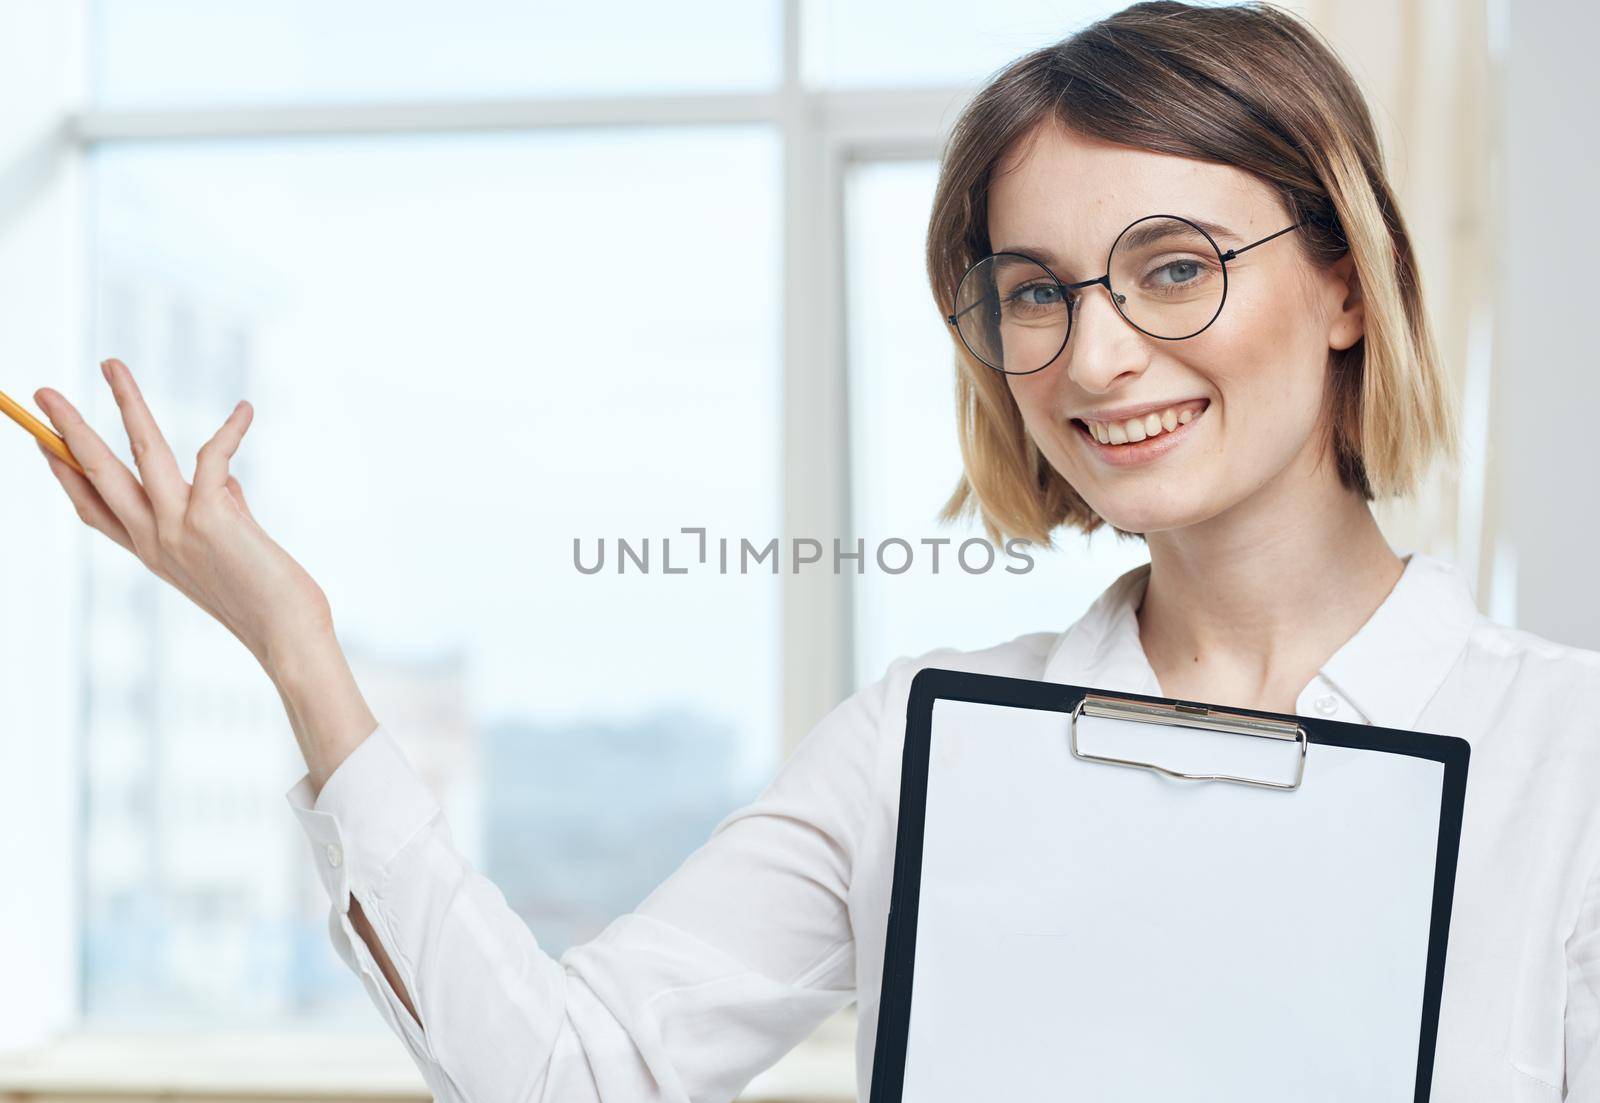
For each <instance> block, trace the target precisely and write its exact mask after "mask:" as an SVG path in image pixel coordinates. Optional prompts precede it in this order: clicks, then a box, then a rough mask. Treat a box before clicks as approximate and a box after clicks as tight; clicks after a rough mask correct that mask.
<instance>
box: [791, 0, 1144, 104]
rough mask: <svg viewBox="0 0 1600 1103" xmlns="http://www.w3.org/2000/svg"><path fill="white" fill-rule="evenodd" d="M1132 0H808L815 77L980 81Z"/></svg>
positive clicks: (853, 83)
mask: <svg viewBox="0 0 1600 1103" xmlns="http://www.w3.org/2000/svg"><path fill="white" fill-rule="evenodd" d="M1126 6H1127V5H1126V4H1125V3H1122V2H1116V0H1066V2H1065V3H1062V2H1056V0H997V2H993V3H987V4H971V3H960V2H957V0H933V2H931V3H921V4H918V5H916V7H914V8H907V7H905V6H903V5H899V4H852V3H849V2H848V0H806V2H805V7H804V9H803V11H804V20H803V24H802V34H803V36H804V38H803V41H804V49H803V52H802V55H801V56H802V58H803V62H802V65H803V68H804V77H805V81H806V83H807V84H811V85H823V86H828V87H840V86H843V87H869V86H883V85H897V84H976V83H979V82H981V81H982V80H983V79H984V78H985V77H987V76H988V75H989V74H991V73H993V72H994V71H995V70H997V69H999V68H1001V67H1003V66H1004V65H1006V64H1008V63H1009V62H1011V61H1012V60H1014V59H1015V58H1016V57H1018V56H1019V55H1021V54H1024V53H1027V52H1028V51H1029V50H1033V49H1037V48H1038V47H1040V46H1045V45H1048V44H1049V43H1051V42H1055V41H1057V40H1058V39H1061V38H1064V37H1066V36H1067V35H1069V34H1071V33H1072V32H1073V31H1075V30H1077V29H1078V28H1080V27H1082V26H1084V25H1085V24H1087V23H1090V22H1092V21H1094V20H1095V19H1098V18H1100V17H1101V16H1103V15H1109V14H1110V13H1111V12H1114V11H1119V10H1121V9H1122V8H1124V7H1126Z"/></svg>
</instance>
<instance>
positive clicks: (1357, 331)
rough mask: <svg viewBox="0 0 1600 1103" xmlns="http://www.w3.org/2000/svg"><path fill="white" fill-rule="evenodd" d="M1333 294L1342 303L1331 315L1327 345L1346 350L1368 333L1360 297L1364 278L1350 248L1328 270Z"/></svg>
mask: <svg viewBox="0 0 1600 1103" xmlns="http://www.w3.org/2000/svg"><path fill="white" fill-rule="evenodd" d="M1328 280H1329V285H1330V287H1331V291H1330V294H1332V295H1334V296H1335V301H1336V302H1337V303H1338V304H1339V305H1338V306H1336V307H1335V308H1334V310H1333V313H1332V314H1331V315H1330V316H1329V318H1328V347H1329V348H1331V349H1347V348H1349V347H1350V346H1351V345H1353V344H1355V343H1356V342H1357V341H1359V340H1361V338H1362V335H1363V334H1365V333H1366V328H1367V327H1366V310H1365V306H1364V304H1363V302H1362V299H1361V280H1360V279H1359V278H1358V277H1357V276H1356V261H1355V257H1354V255H1353V254H1351V252H1350V250H1348V249H1346V250H1345V251H1344V255H1343V256H1341V257H1340V258H1339V259H1338V260H1336V261H1334V262H1333V264H1332V265H1331V266H1330V267H1329V269H1328Z"/></svg>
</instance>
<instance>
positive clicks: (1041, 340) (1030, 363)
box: [955, 216, 1225, 374]
mask: <svg viewBox="0 0 1600 1103" xmlns="http://www.w3.org/2000/svg"><path fill="white" fill-rule="evenodd" d="M1108 277H1109V282H1110V284H1111V287H1110V290H1111V293H1112V302H1113V303H1114V304H1115V305H1116V308H1117V309H1118V310H1119V311H1120V312H1121V313H1122V316H1123V317H1124V318H1126V319H1127V320H1128V321H1129V322H1131V323H1132V324H1133V325H1134V326H1136V327H1137V328H1138V329H1140V330H1142V331H1144V332H1145V333H1148V334H1149V335H1150V336H1152V337H1160V338H1165V339H1168V340H1179V339H1181V338H1184V337H1192V336H1194V335H1195V334H1196V333H1199V332H1200V331H1201V330H1203V329H1205V328H1206V327H1207V326H1208V325H1210V324H1211V322H1212V320H1213V319H1214V318H1215V317H1216V316H1217V313H1218V312H1219V311H1220V310H1221V309H1222V299H1223V287H1224V284H1225V277H1224V273H1223V264H1222V258H1221V256H1220V255H1219V254H1218V252H1217V249H1216V246H1215V245H1213V244H1212V242H1211V239H1210V238H1208V237H1207V236H1206V235H1205V234H1203V233H1202V232H1201V231H1200V229H1199V228H1198V227H1196V226H1193V225H1191V224H1190V223H1188V222H1185V221H1183V220H1182V219H1177V218H1169V217H1166V216H1156V217H1152V218H1145V219H1140V220H1139V221H1138V222H1135V223H1134V224H1133V225H1131V226H1129V227H1128V228H1127V229H1126V230H1124V231H1123V233H1122V235H1121V236H1120V237H1118V238H1117V243H1116V245H1115V247H1114V248H1113V249H1112V252H1111V258H1110V266H1109V269H1108ZM1092 290H1093V289H1092V288H1082V289H1078V290H1068V289H1067V288H1065V287H1064V286H1063V285H1062V283H1061V282H1060V281H1059V280H1057V279H1056V278H1055V277H1054V276H1052V275H1051V274H1050V272H1049V270H1048V269H1046V268H1044V267H1043V266H1042V265H1040V264H1038V263H1037V262H1035V261H1033V260H1030V259H1029V258H1027V257H1024V256H1022V255H1020V254H1017V253H998V254H995V255H994V256H990V257H985V258H983V260H981V261H979V262H978V263H977V264H975V265H973V266H972V268H971V269H969V270H968V272H967V274H966V276H965V277H963V279H962V281H961V285H960V287H958V288H957V290H956V302H955V313H956V316H957V317H956V325H957V327H958V329H959V331H960V335H961V339H962V340H963V341H965V342H966V345H967V347H968V348H969V349H970V350H972V353H973V355H974V356H977V357H978V358H979V359H980V360H982V361H983V362H984V363H986V364H988V365H989V366H990V367H992V368H996V369H998V370H1000V371H1004V372H1008V373H1013V374H1025V373H1028V372H1034V371H1038V370H1040V369H1041V368H1044V367H1047V366H1048V365H1049V364H1050V363H1051V361H1053V360H1054V359H1055V358H1056V357H1057V356H1059V355H1060V353H1061V350H1062V349H1063V348H1065V347H1066V343H1067V337H1068V334H1069V332H1070V326H1071V316H1070V315H1071V312H1072V311H1073V309H1074V303H1075V302H1076V300H1077V298H1078V297H1079V296H1081V295H1083V294H1085V293H1086V292H1088V291H1092Z"/></svg>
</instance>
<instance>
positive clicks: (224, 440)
mask: <svg viewBox="0 0 1600 1103" xmlns="http://www.w3.org/2000/svg"><path fill="white" fill-rule="evenodd" d="M253 414H254V411H253V410H252V409H251V407H250V403H248V402H246V401H244V400H243V399H240V400H239V405H237V406H235V407H234V408H233V413H231V414H229V415H228V419H227V420H226V421H224V422H223V423H222V426H221V428H219V429H218V430H217V431H216V432H215V433H213V434H212V436H211V439H210V440H208V441H206V442H205V444H203V445H201V446H200V451H199V452H198V453H196V455H195V464H194V488H195V490H197V491H198V490H201V489H205V490H222V489H223V488H225V487H226V486H227V485H228V478H229V476H228V461H229V460H230V459H232V458H233V454H234V453H235V452H237V451H238V450H239V442H240V441H241V440H243V439H244V431H245V430H246V429H248V428H250V418H251V416H252V415H253Z"/></svg>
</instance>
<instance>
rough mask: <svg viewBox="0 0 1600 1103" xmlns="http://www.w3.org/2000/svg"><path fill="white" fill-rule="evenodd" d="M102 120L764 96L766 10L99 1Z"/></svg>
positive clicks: (773, 19) (468, 1) (626, 0)
mask: <svg viewBox="0 0 1600 1103" xmlns="http://www.w3.org/2000/svg"><path fill="white" fill-rule="evenodd" d="M93 10H94V13H95V15H94V24H93V33H94V49H95V53H94V59H93V66H92V68H93V71H94V73H95V76H96V96H95V98H96V102H97V103H98V104H99V105H100V106H101V107H112V108H149V107H194V106H211V105H220V104H256V105H267V104H276V105H281V104H294V103H325V102H326V103H335V102H337V103H345V102H360V101H373V100H384V99H400V100H435V99H459V98H464V97H507V96H543V95H573V94H584V93H602V94H613V93H614V94H624V93H630V92H634V93H637V92H661V91H680V92H682V91H707V90H715V91H735V90H752V89H766V88H770V87H772V86H774V85H775V84H776V83H777V81H778V70H779V59H780V51H779V48H778V34H779V15H778V5H777V3H776V2H775V0H696V4H695V5H694V7H693V9H692V10H690V11H686V10H685V9H684V8H683V7H681V6H678V5H673V4H654V3H647V2H645V0H621V2H613V3H607V4H598V5H593V6H589V5H584V4H554V3H536V4H530V3H526V2H523V0H452V3H450V4H424V3H416V2H414V0H413V2H406V3H395V2H394V0H339V2H338V3H328V2H326V0H272V2H271V3H253V4H236V3H216V2H214V0H211V2H207V0H96V3H95V6H94V9H93Z"/></svg>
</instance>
